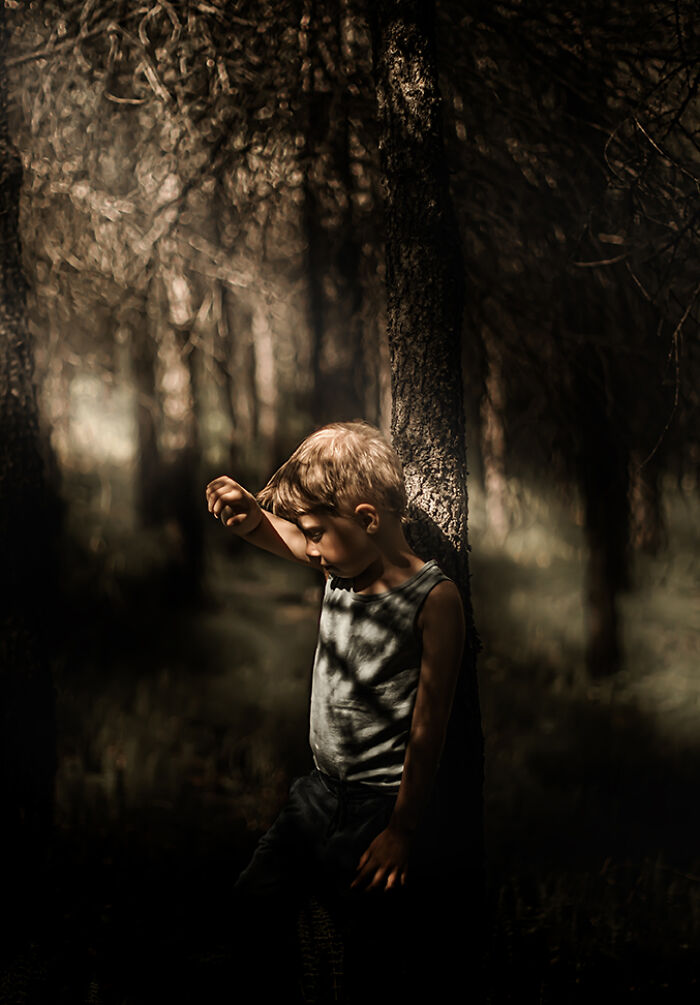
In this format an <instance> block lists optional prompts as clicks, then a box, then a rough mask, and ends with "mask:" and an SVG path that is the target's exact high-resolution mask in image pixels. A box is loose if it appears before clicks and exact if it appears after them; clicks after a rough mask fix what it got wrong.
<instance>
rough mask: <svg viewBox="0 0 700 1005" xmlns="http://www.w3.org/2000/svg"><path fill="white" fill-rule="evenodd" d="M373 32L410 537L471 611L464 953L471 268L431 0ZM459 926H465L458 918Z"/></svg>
mask: <svg viewBox="0 0 700 1005" xmlns="http://www.w3.org/2000/svg"><path fill="white" fill-rule="evenodd" d="M372 40H373V48H374V65H375V77H376V85H377V100H378V111H379V134H380V154H381V162H382V171H383V174H384V176H385V191H386V261H387V298H388V329H389V345H390V352H391V367H392V399H393V407H392V434H393V438H394V444H395V446H396V449H397V451H398V453H399V456H400V457H401V460H402V462H403V465H404V471H405V476H406V485H407V489H408V496H409V515H410V517H411V520H412V526H411V539H412V543H413V545H414V547H415V549H416V551H417V552H418V553H419V554H420V555H421V556H422V557H424V558H429V557H436V558H437V559H438V560H439V562H440V565H441V567H442V568H443V570H444V571H445V572H446V573H447V574H448V575H449V576H450V577H451V578H452V579H453V580H454V581H455V582H456V583H457V585H458V587H459V589H460V591H461V594H462V599H463V602H464V608H465V614H466V620H467V644H466V649H465V655H464V663H463V667H462V672H461V675H460V681H459V686H458V692H457V696H456V699H455V705H454V709H453V713H452V719H451V722H450V730H449V735H448V741H447V744H446V748H445V752H444V755H443V759H442V764H441V767H440V772H439V776H438V780H437V783H436V791H435V800H434V807H433V810H434V812H435V814H436V826H437V827H438V828H439V832H440V834H441V835H442V837H441V850H444V852H445V855H446V858H449V859H450V866H451V868H452V869H453V870H454V872H453V874H452V875H453V880H457V878H458V877H459V879H460V880H462V882H461V883H459V882H458V883H457V886H456V887H454V888H453V889H452V891H451V893H452V895H454V894H455V892H456V889H459V891H460V892H459V894H458V896H459V898H460V903H459V917H460V920H461V922H462V928H461V930H459V931H456V932H455V936H456V940H457V942H456V944H457V945H459V947H460V953H461V954H463V953H464V948H465V945H467V944H468V940H470V939H472V938H473V937H474V935H475V933H476V932H477V930H478V925H479V923H481V924H482V925H483V915H482V905H481V903H480V899H481V898H480V897H479V896H478V893H477V891H478V890H479V884H480V875H481V864H482V775H483V744H482V736H481V722H480V712H479V699H478V689H477V681H476V653H477V650H478V647H479V644H478V639H477V635H476V632H475V629H474V623H473V617H472V605H471V595H470V589H469V562H468V544H467V489H466V484H467V467H466V448H465V433H464V403H463V388H462V372H461V351H460V342H461V325H462V312H463V305H464V272H463V263H462V255H461V248H460V241H459V234H458V230H457V223H456V216H455V213H454V210H453V207H452V203H451V199H450V194H449V187H448V174H447V166H446V161H445V153H444V148H443V139H442V133H441V122H440V95H439V90H438V84H437V72H436V64H435V55H434V43H433V10H432V5H431V4H430V3H426V2H421V0H380V2H377V3H375V4H374V5H373V8H372ZM448 835H449V837H448ZM449 838H452V839H453V840H454V845H453V847H450V844H451V841H450V840H449ZM475 894H476V895H475ZM431 922H432V919H431ZM451 924H452V927H453V930H454V929H456V928H459V926H457V925H456V923H455V921H454V919H452V921H451ZM442 935H445V932H444V931H443V932H442ZM434 948H435V947H434ZM453 948H454V943H453ZM458 958H459V957H458ZM477 969H478V967H476V966H475V967H474V971H476V970H477Z"/></svg>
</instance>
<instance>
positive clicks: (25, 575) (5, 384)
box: [0, 7, 56, 935]
mask: <svg viewBox="0 0 700 1005" xmlns="http://www.w3.org/2000/svg"><path fill="white" fill-rule="evenodd" d="M6 53H7V34H6V31H5V13H4V8H3V7H0V569H2V587H3V589H2V594H3V600H2V614H1V615H0V625H1V629H0V716H1V721H0V819H1V820H2V828H1V830H2V836H3V842H4V847H5V855H6V859H5V865H6V868H5V869H4V871H3V884H2V885H3V899H4V903H5V910H6V911H7V914H8V917H11V918H12V920H13V924H16V923H17V922H18V921H20V922H24V921H26V920H28V919H30V918H32V916H33V915H34V914H35V912H36V906H37V905H36V901H35V897H36V893H37V885H36V882H35V881H36V880H37V879H39V878H40V877H41V857H40V856H39V854H38V853H40V852H41V851H42V850H45V847H46V844H47V841H48V838H49V828H50V823H51V815H52V803H53V779H54V768H55V763H54V762H55V726H54V693H53V687H52V682H51V672H50V669H49V661H48V654H47V649H46V637H45V635H46V632H48V631H50V620H51V614H50V611H51V608H52V607H53V606H55V604H56V596H55V576H54V569H53V555H54V548H53V545H54V540H53V537H54V535H53V533H52V530H53V528H55V524H56V512H55V511H54V512H51V510H50V508H49V501H50V498H51V495H50V492H49V487H48V484H47V473H46V468H45V465H44V462H43V459H42V454H43V447H42V443H41V438H40V426H39V415H38V408H37V399H36V391H35V387H34V369H33V351H32V345H31V341H30V338H29V335H28V332H27V322H26V316H25V315H26V303H25V300H26V285H25V280H24V275H23V272H22V266H21V249H20V241H19V231H18V212H19V198H20V187H21V182H22V166H21V161H20V158H19V155H18V153H17V151H16V149H15V147H14V146H13V144H12V142H11V140H10V136H9V131H8V123H7V74H6V68H5V61H6ZM20 927H21V926H20ZM14 934H16V931H15V933H14ZM8 935H10V933H9V931H8Z"/></svg>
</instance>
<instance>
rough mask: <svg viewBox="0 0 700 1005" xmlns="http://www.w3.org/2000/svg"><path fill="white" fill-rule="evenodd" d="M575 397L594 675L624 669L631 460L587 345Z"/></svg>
mask: <svg viewBox="0 0 700 1005" xmlns="http://www.w3.org/2000/svg"><path fill="white" fill-rule="evenodd" d="M575 366H576V369H575V373H574V383H573V393H574V395H575V400H576V406H577V408H578V411H579V414H580V416H581V421H580V425H579V442H578V444H577V467H578V482H579V486H580V489H581V494H582V496H583V506H584V536H585V540H586V545H587V550H588V554H587V565H586V572H585V584H584V588H585V596H586V611H585V614H586V667H587V670H588V673H589V676H590V677H592V678H596V677H608V676H610V675H611V674H614V673H615V672H616V671H617V670H619V669H620V665H621V661H622V646H621V640H620V625H619V612H618V596H619V593H620V591H621V590H622V589H624V588H625V587H626V586H627V580H628V562H627V546H628V540H629V500H628V467H629V456H628V451H627V450H626V448H625V446H624V443H623V439H622V435H621V431H620V430H619V429H618V428H616V423H615V420H614V418H613V417H612V415H611V412H612V405H611V402H614V401H616V393H615V388H614V387H609V386H608V382H609V380H612V379H614V378H613V377H612V376H610V375H609V374H608V379H606V373H608V368H607V366H606V364H605V362H604V361H603V360H601V359H600V358H599V356H598V354H597V351H596V349H595V348H592V347H591V346H590V345H584V346H583V347H582V348H581V349H580V351H579V353H578V354H577V356H576V358H575Z"/></svg>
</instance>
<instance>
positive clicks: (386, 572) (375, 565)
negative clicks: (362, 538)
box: [353, 520, 425, 595]
mask: <svg viewBox="0 0 700 1005" xmlns="http://www.w3.org/2000/svg"><path fill="white" fill-rule="evenodd" d="M374 543H375V545H376V548H377V557H376V558H375V560H374V561H373V562H372V563H371V564H370V565H369V566H368V567H367V568H366V569H365V570H364V571H363V572H361V573H360V575H359V576H355V578H354V579H353V589H354V591H355V593H364V594H369V595H371V594H373V593H384V592H385V591H386V590H393V589H395V588H396V587H397V586H401V585H402V583H405V582H406V580H408V579H410V578H411V577H412V576H415V574H416V573H417V572H419V571H420V570H421V569H422V568H423V566H424V565H425V562H424V561H423V560H422V559H421V558H419V557H418V555H416V553H415V552H414V551H412V550H411V547H410V545H409V543H408V541H407V540H406V536H405V534H404V532H403V526H402V524H401V522H400V521H399V520H396V521H388V522H384V521H383V525H382V526H381V527H380V529H379V531H378V532H377V534H376V536H375V541H374Z"/></svg>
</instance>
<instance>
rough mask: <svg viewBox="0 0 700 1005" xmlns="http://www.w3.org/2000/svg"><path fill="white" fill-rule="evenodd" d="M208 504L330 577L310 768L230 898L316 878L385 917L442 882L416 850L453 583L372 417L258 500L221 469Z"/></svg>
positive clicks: (298, 464)
mask: <svg viewBox="0 0 700 1005" xmlns="http://www.w3.org/2000/svg"><path fill="white" fill-rule="evenodd" d="M207 501H208V507H209V511H210V512H211V513H213V514H214V516H215V517H218V518H219V519H220V520H221V521H222V523H224V525H225V526H227V527H229V528H230V529H232V530H233V531H234V532H235V533H236V534H238V535H239V536H240V537H243V538H245V539H246V540H247V541H249V542H250V543H251V544H254V545H256V546H257V547H259V548H263V549H265V550H266V551H270V552H272V553H273V554H275V555H279V556H280V557H282V558H287V559H291V560H293V561H297V562H301V563H302V564H304V565H307V566H309V565H310V566H312V567H313V568H317V569H319V571H320V572H322V573H323V575H324V577H325V590H324V597H323V605H322V610H321V618H320V623H319V638H318V643H317V647H316V653H315V657H314V668H313V679H312V693H311V716H310V742H311V748H312V752H313V757H314V763H315V766H316V770H315V771H313V772H312V773H311V774H310V775H308V776H305V777H304V778H302V779H298V780H297V781H296V782H295V783H294V785H293V786H292V789H291V790H290V801H289V804H288V805H287V807H285V808H284V809H283V810H282V812H281V814H280V816H279V818H278V819H277V821H276V822H275V824H274V825H273V827H272V828H271V829H270V831H268V833H267V834H266V835H265V836H264V837H263V838H262V839H261V841H260V843H259V845H258V848H257V849H256V852H255V854H254V856H253V859H252V861H251V863H250V864H249V866H248V867H247V868H246V869H245V870H244V871H243V873H242V874H241V876H240V877H239V880H238V882H237V884H236V889H237V892H238V894H239V895H245V896H247V897H248V898H249V901H250V902H253V901H255V900H257V902H259V903H262V902H263V900H264V898H265V897H266V896H268V897H269V896H273V897H276V898H277V899H278V901H279V900H281V899H284V898H286V899H287V901H288V902H290V901H291V903H294V902H295V899H296V898H298V897H299V896H300V895H301V894H303V892H304V891H305V890H306V892H308V889H309V885H310V884H311V883H315V884H320V885H321V887H322V888H323V891H324V893H325V894H326V895H329V896H335V897H336V898H337V899H338V900H346V901H347V900H348V899H349V900H350V901H352V900H353V898H354V899H355V901H359V902H360V903H362V902H363V903H364V906H366V905H368V904H371V905H372V911H371V912H370V913H371V914H372V915H374V916H375V917H377V916H379V915H382V911H383V909H384V907H385V905H386V904H387V903H390V904H391V905H396V904H397V903H399V901H400V897H399V898H398V899H397V891H401V888H403V887H406V888H407V889H406V893H408V892H409V891H410V890H411V889H412V887H414V886H415V888H416V889H418V888H419V886H420V884H421V882H423V885H424V889H426V890H427V889H428V888H429V887H430V883H431V881H432V882H434V877H435V875H437V873H436V871H435V870H432V869H431V863H430V861H428V860H427V859H426V854H425V853H424V852H423V853H422V858H421V851H420V846H421V844H424V842H422V841H421V832H422V828H421V822H422V820H423V817H424V815H425V811H426V808H427V806H428V803H429V800H430V796H431V789H432V784H433V781H434V778H435V775H436V772H437V768H438V764H439V760H440V755H441V752H442V748H443V744H444V740H445V734H446V729H447V723H448V719H449V715H450V710H451V706H452V701H453V697H454V692H455V686H456V682H457V676H458V672H459V667H460V663H461V655H462V647H463V644H464V615H463V610H462V603H461V599H460V595H459V591H458V590H457V587H456V586H455V584H454V583H453V582H451V581H450V580H449V579H448V578H447V577H446V576H445V575H444V574H443V573H442V572H441V571H440V569H439V568H438V566H437V563H436V562H435V561H434V560H431V561H428V562H423V561H422V560H421V559H420V558H419V557H418V556H417V555H416V554H415V553H414V552H413V551H412V550H411V548H410V546H409V544H408V542H407V540H406V537H405V535H404V530H403V521H404V519H405V510H406V494H405V488H404V484H403V474H402V471H401V465H400V461H399V459H398V457H397V455H396V454H395V452H394V450H393V449H392V448H391V446H390V445H389V444H388V443H387V442H386V441H385V440H384V438H383V437H382V436H381V434H380V433H379V431H378V430H376V429H374V428H373V427H372V426H370V425H368V424H367V423H365V422H359V421H356V422H343V423H333V424H331V425H329V426H325V427H323V428H321V429H319V430H317V431H316V432H315V433H313V434H312V435H311V436H309V437H308V438H307V439H306V440H304V441H303V443H302V444H301V445H300V446H299V447H298V448H297V449H296V450H295V452H294V453H293V454H292V456H291V457H290V458H289V460H287V461H286V462H285V464H283V465H282V467H281V468H280V469H279V470H278V471H277V472H276V473H275V474H274V475H273V476H272V478H271V479H270V481H269V482H268V484H267V485H266V486H265V488H264V489H263V490H262V491H261V492H260V493H259V494H258V496H257V499H256V498H255V497H254V496H253V495H251V493H249V492H248V491H246V489H244V488H243V487H242V486H241V485H239V484H238V483H237V482H235V481H234V480H233V479H231V478H229V477H226V476H224V477H221V478H216V479H214V480H213V481H212V482H210V483H209V485H208V486H207ZM414 880H415V883H414ZM379 892H381V893H382V894H383V897H382V898H380V899H381V901H382V904H381V905H380V904H379V901H378V900H377V898H376V895H377V894H378V893H379ZM401 903H403V901H401ZM402 913H404V912H403V908H402ZM267 916H268V917H270V912H269V910H268V915H267ZM382 916H383V915H382ZM405 916H406V915H405ZM394 920H396V915H394ZM434 920H435V919H431V920H430V921H429V922H428V924H431V925H432V924H433V923H434ZM394 927H395V926H394ZM411 935H413V936H415V932H414V933H411V932H408V933H406V938H407V939H409V938H410V937H411ZM384 936H385V937H384V939H383V945H385V944H386V933H384ZM414 941H415V939H414ZM365 948H367V947H365ZM376 948H377V947H376V945H375V949H376ZM381 955H382V954H381V952H378V956H381ZM379 965H380V964H379ZM385 967H386V961H385Z"/></svg>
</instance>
